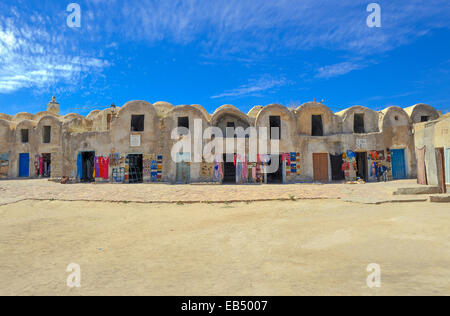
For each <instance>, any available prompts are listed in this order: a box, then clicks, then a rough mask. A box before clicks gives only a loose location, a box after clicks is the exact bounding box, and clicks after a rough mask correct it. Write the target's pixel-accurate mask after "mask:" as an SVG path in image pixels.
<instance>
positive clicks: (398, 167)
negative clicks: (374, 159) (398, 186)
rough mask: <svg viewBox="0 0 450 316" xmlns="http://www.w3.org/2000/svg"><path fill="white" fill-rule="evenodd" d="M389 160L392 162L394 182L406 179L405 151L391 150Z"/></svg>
mask: <svg viewBox="0 0 450 316" xmlns="http://www.w3.org/2000/svg"><path fill="white" fill-rule="evenodd" d="M391 160H392V178H393V179H394V180H400V179H406V163H405V150H404V149H392V150H391Z"/></svg>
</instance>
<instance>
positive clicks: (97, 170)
mask: <svg viewBox="0 0 450 316" xmlns="http://www.w3.org/2000/svg"><path fill="white" fill-rule="evenodd" d="M99 159H100V157H95V158H94V178H100V166H99Z"/></svg>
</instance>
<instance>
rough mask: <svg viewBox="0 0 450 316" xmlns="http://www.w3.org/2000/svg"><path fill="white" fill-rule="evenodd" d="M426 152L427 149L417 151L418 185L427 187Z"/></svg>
mask: <svg viewBox="0 0 450 316" xmlns="http://www.w3.org/2000/svg"><path fill="white" fill-rule="evenodd" d="M425 152H426V147H425V146H424V147H423V148H422V149H416V156H417V183H418V184H423V185H427V184H428V182H427V171H426V166H425Z"/></svg>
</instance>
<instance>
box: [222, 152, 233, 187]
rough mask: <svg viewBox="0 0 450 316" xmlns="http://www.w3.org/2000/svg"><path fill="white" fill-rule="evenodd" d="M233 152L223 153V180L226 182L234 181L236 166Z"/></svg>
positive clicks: (231, 182)
mask: <svg viewBox="0 0 450 316" xmlns="http://www.w3.org/2000/svg"><path fill="white" fill-rule="evenodd" d="M233 161H234V154H224V155H223V181H222V183H226V184H235V183H236V166H235V165H234V162H233Z"/></svg>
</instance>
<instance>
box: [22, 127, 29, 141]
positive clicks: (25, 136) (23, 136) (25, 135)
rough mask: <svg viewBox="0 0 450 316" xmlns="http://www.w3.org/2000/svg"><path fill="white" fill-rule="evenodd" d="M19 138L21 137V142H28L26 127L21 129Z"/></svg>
mask: <svg viewBox="0 0 450 316" xmlns="http://www.w3.org/2000/svg"><path fill="white" fill-rule="evenodd" d="M21 138H22V143H23V144H27V143H28V142H29V138H30V137H29V130H28V129H22V130H21Z"/></svg>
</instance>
